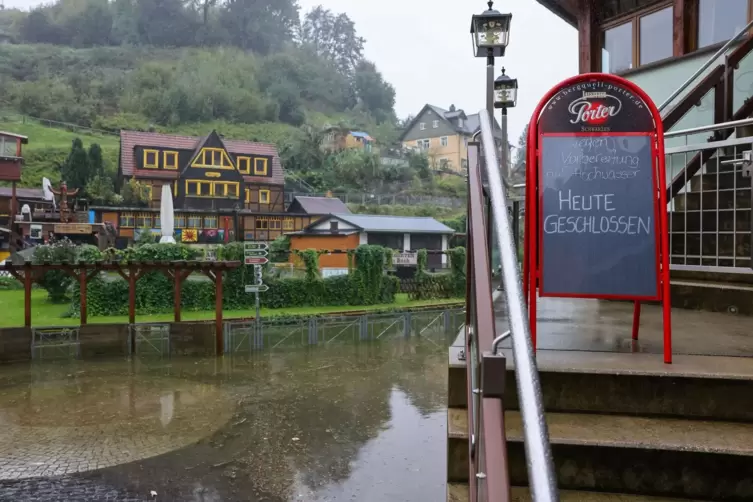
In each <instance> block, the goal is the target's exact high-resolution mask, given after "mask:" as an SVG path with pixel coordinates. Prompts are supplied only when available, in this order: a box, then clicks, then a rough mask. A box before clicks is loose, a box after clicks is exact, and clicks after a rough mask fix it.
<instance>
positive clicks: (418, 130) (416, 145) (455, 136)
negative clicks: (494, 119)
mask: <svg viewBox="0 0 753 502" xmlns="http://www.w3.org/2000/svg"><path fill="white" fill-rule="evenodd" d="M479 127H480V119H479V115H478V113H476V114H472V115H468V114H466V113H465V111H463V110H462V109H459V108H456V107H455V105H451V106H450V109H449V110H445V109H444V108H440V107H439V106H434V105H429V104H427V105H425V106H424V107H423V108H422V109H421V111H420V112H419V113H418V114H417V115H416V116H415V117H414V118H413V120H411V122H410V123H409V124H408V126H407V127H406V128H405V130H404V131H403V133H402V135H401V136H400V138H399V141H400V143H402V145H403V147H404V148H407V149H414V150H419V151H422V152H425V153H426V155H427V156H428V157H429V164H430V167H431V168H432V169H434V170H440V171H446V170H449V171H455V172H462V171H464V170H466V169H467V168H468V142H469V141H470V140H471V138H472V137H473V135H474V133H475V132H476V131H478V130H479Z"/></svg>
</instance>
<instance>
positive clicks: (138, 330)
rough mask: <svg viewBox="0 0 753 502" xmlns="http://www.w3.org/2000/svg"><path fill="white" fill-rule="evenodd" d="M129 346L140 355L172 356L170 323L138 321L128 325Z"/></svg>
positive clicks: (134, 352)
mask: <svg viewBox="0 0 753 502" xmlns="http://www.w3.org/2000/svg"><path fill="white" fill-rule="evenodd" d="M128 347H129V351H130V352H131V353H132V354H137V355H139V356H156V357H160V358H161V357H169V356H170V324H169V323H157V324H155V323H138V324H131V325H129V326H128Z"/></svg>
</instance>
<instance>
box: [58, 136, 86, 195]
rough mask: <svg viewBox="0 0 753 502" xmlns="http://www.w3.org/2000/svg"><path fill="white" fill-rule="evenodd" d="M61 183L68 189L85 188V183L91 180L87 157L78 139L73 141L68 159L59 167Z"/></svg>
mask: <svg viewBox="0 0 753 502" xmlns="http://www.w3.org/2000/svg"><path fill="white" fill-rule="evenodd" d="M60 171H61V175H62V181H65V182H66V183H67V184H68V187H69V188H81V189H83V188H85V187H86V183H87V182H88V181H89V179H91V178H92V176H91V172H90V170H89V156H88V155H87V153H86V150H84V144H83V143H82V142H81V140H80V139H79V138H76V139H74V140H73V143H72V145H71V151H70V153H69V154H68V158H66V159H65V162H64V163H63V165H62V166H61V167H60Z"/></svg>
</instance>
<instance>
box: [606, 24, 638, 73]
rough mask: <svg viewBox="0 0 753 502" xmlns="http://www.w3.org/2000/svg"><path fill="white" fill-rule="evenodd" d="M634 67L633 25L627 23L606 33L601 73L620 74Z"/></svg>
mask: <svg viewBox="0 0 753 502" xmlns="http://www.w3.org/2000/svg"><path fill="white" fill-rule="evenodd" d="M632 67H633V23H625V24H621V25H619V26H615V27H614V28H610V29H608V30H606V31H604V43H603V46H602V49H601V71H603V72H604V73H619V72H621V71H625V70H629V69H631V68H632Z"/></svg>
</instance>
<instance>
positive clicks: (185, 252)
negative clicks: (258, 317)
mask: <svg viewBox="0 0 753 502" xmlns="http://www.w3.org/2000/svg"><path fill="white" fill-rule="evenodd" d="M110 252H111V253H114V254H116V255H117V256H118V258H120V259H121V260H123V261H126V262H140V261H152V262H158V261H170V260H190V259H196V258H197V255H196V253H197V251H196V250H195V249H192V248H188V247H187V246H185V245H181V244H147V245H143V246H139V247H136V248H130V249H127V250H125V252H117V251H110ZM106 253H107V252H106ZM310 254H311V253H307V255H309V256H310ZM386 256H387V252H386V251H385V250H384V249H383V248H381V247H379V246H361V247H359V248H358V249H357V250H356V253H355V264H354V265H355V269H354V271H353V273H352V274H349V275H345V276H336V277H329V278H326V279H322V278H320V277H319V274H318V270H316V269H315V268H313V267H315V266H316V262H317V261H318V260H314V259H308V260H307V264H308V265H310V267H309V268H310V269H311V270H308V272H307V274H306V277H305V278H300V279H299V278H284V279H283V278H279V277H273V276H271V275H270V274H267V277H266V278H265V284H267V285H268V286H269V290H268V291H266V292H265V293H262V294H261V295H260V299H261V304H262V306H264V307H270V308H281V307H318V306H348V305H374V304H382V303H385V304H387V303H393V302H394V301H395V294H396V293H397V292H398V288H399V280H398V279H397V278H396V277H391V276H387V275H385V273H384V263H385V257H386ZM217 257H218V259H222V260H229V261H232V260H239V261H242V259H243V244H242V243H231V244H228V245H227V246H220V247H219V248H218V252H217ZM377 267H378V268H377ZM224 277H225V279H224V281H223V309H230V310H238V309H246V308H250V307H252V306H253V305H254V302H255V295H252V294H248V293H245V291H244V286H245V285H246V284H250V283H251V281H252V277H253V267H250V266H249V267H246V266H241V267H240V268H239V269H237V270H234V271H231V272H227V273H226V274H225V276H224ZM71 291H72V294H71V296H72V301H71V307H70V309H69V311H68V315H70V316H74V317H77V316H78V315H79V313H80V312H79V311H80V308H79V306H80V291H79V289H78V284H77V283H74V284H72V287H71ZM173 294H174V284H173V281H172V280H170V279H168V278H167V277H165V275H164V274H162V273H160V272H153V273H149V274H146V275H144V276H143V277H141V278H140V279H139V280H138V281H136V311H137V312H138V313H140V314H154V313H169V312H172V310H173ZM214 306H215V286H214V283H213V282H211V281H209V280H202V279H201V278H198V277H194V276H191V277H190V278H189V279H187V280H186V281H184V282H183V285H182V296H181V307H182V309H183V310H187V311H192V310H213V309H214ZM87 309H88V310H87V311H88V314H89V315H93V316H108V315H126V314H127V313H128V283H127V282H126V281H125V280H123V279H122V278H121V277H115V276H112V275H108V276H102V275H100V276H98V277H96V278H94V279H92V280H91V281H90V282H89V284H88V287H87Z"/></svg>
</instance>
